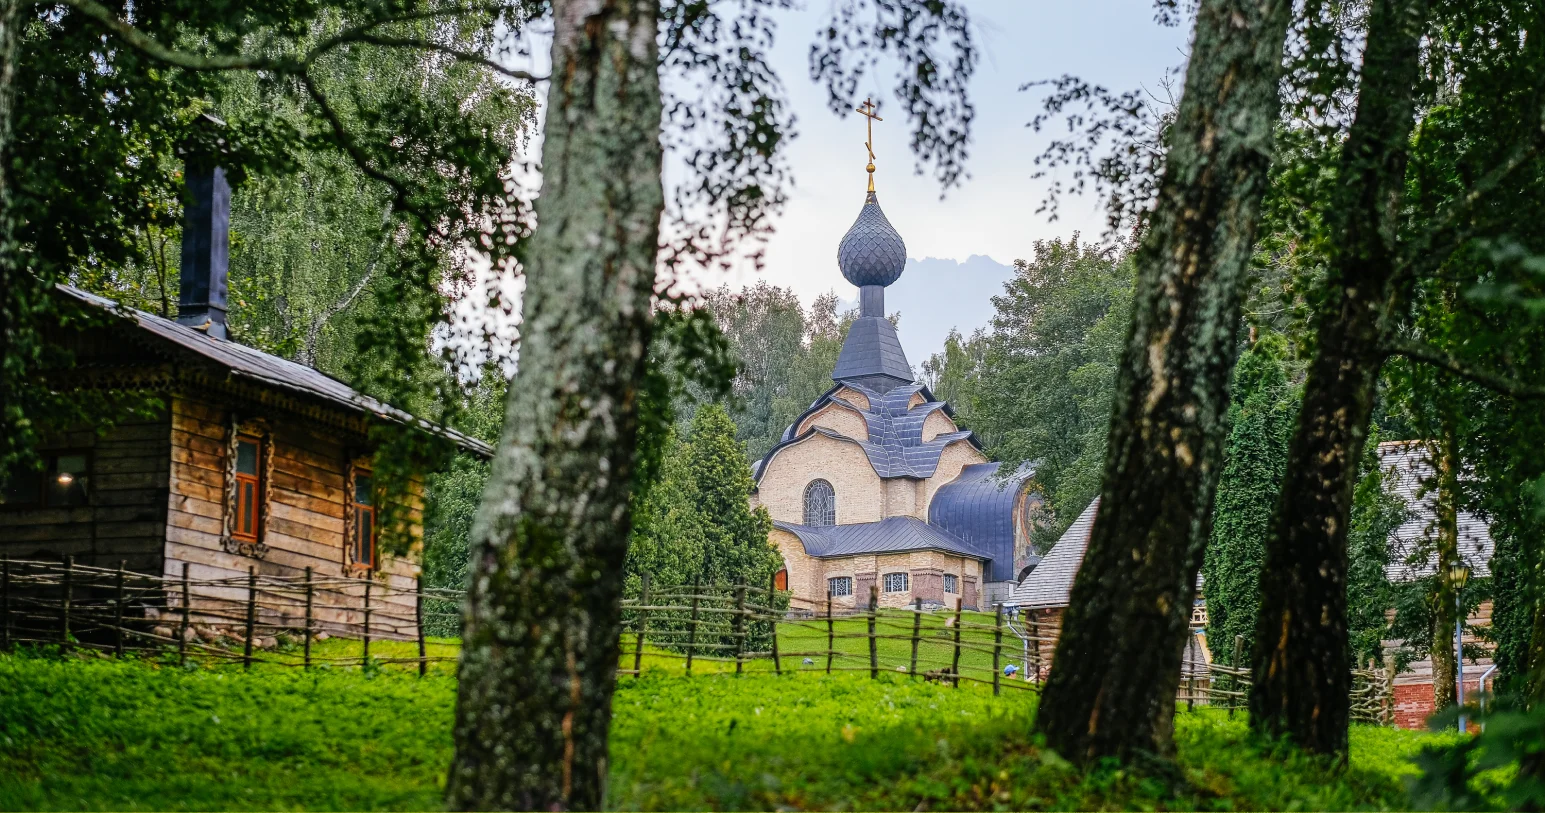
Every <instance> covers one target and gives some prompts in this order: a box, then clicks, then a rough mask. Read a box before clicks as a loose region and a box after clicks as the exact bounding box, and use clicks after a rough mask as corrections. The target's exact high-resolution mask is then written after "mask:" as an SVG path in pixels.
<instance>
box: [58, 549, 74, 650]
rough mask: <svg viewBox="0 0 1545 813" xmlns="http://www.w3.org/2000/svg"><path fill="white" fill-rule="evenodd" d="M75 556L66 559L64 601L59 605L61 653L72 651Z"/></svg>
mask: <svg viewBox="0 0 1545 813" xmlns="http://www.w3.org/2000/svg"><path fill="white" fill-rule="evenodd" d="M74 577H75V556H74V555H73V554H72V555H70V556H66V557H64V583H63V588H64V601H63V602H62V603H61V604H60V605H59V652H60V654H63V653H65V652H68V651H69V650H70V601H71V599H72V598H73V597H74V595H73V594H74V592H75V582H74Z"/></svg>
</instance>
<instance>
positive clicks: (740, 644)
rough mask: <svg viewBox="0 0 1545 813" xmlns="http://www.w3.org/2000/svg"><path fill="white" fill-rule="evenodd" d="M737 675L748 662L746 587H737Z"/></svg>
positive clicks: (738, 585) (735, 627) (735, 628)
mask: <svg viewBox="0 0 1545 813" xmlns="http://www.w3.org/2000/svg"><path fill="white" fill-rule="evenodd" d="M734 630H735V674H737V675H738V674H740V673H741V668H742V667H744V666H745V661H746V586H745V585H744V584H737V585H735V626H734Z"/></svg>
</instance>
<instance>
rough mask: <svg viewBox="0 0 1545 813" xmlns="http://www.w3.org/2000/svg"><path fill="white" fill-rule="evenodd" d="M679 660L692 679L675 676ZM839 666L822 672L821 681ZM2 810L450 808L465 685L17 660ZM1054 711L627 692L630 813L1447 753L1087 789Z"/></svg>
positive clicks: (1214, 745) (1034, 791)
mask: <svg viewBox="0 0 1545 813" xmlns="http://www.w3.org/2000/svg"><path fill="white" fill-rule="evenodd" d="M678 663H679V662H678ZM823 665H824V664H823ZM0 685H4V686H5V687H6V690H5V691H4V692H3V693H0V809H4V810H34V809H77V810H108V809H118V810H185V809H205V810H208V809H302V808H305V809H328V810H347V809H434V808H437V807H438V806H439V805H440V798H441V785H442V782H443V779H442V774H443V771H444V769H445V766H446V764H447V762H448V760H449V758H450V724H451V709H452V704H453V701H454V693H455V684H454V679H453V678H452V677H450V676H449V675H446V674H431V675H430V677H428V678H427V679H422V680H421V679H419V678H417V677H416V676H413V675H410V674H403V673H401V672H398V671H394V670H390V669H387V670H372V671H370V672H365V671H361V670H359V669H341V668H326V669H314V670H312V671H310V672H303V671H300V670H294V669H280V668H277V667H269V668H266V669H257V670H254V671H253V672H252V673H250V674H247V673H242V672H241V671H239V670H238V669H232V668H230V667H220V668H204V667H198V668H193V669H190V670H183V669H179V668H174V667H156V666H154V665H153V664H149V663H145V662H132V661H131V662H126V663H118V662H113V661H109V660H97V659H72V660H69V661H58V660H45V659H40V658H31V657H24V656H0ZM1034 704H1035V696H1034V695H1033V694H1031V693H1028V692H1023V693H1020V692H1015V693H1010V694H1006V696H1005V697H1002V698H998V699H994V698H993V697H992V696H991V692H990V690H988V689H986V688H985V687H980V686H973V685H969V684H968V685H966V686H963V687H962V688H960V689H950V688H945V687H941V686H938V685H936V684H928V683H924V682H922V681H915V680H909V679H907V678H906V677H905V676H902V675H898V674H896V673H894V672H885V673H884V674H882V675H881V678H880V679H879V680H870V679H869V678H868V676H867V675H866V674H859V673H842V674H837V675H833V676H830V677H828V676H825V675H815V674H785V675H783V676H781V677H780V676H774V675H771V674H766V673H762V672H758V673H753V674H747V675H744V676H740V677H736V676H734V675H730V674H722V673H721V674H701V675H695V676H693V677H691V678H687V677H684V676H680V675H677V674H673V673H671V672H669V671H667V670H665V669H652V670H651V669H646V675H645V676H644V677H643V678H639V679H634V678H623V679H622V680H621V682H620V685H619V689H618V693H617V698H616V704H615V709H616V715H615V721H614V724H613V735H612V762H611V765H612V768H611V788H610V797H609V802H610V806H611V807H613V808H617V809H651V810H662V809H666V810H668V809H771V808H776V807H794V808H813V809H893V810H914V809H933V810H947V809H990V808H1028V809H1053V808H1063V809H1068V808H1081V809H1087V808H1106V809H1117V808H1127V809H1130V808H1141V809H1154V808H1170V809H1289V808H1296V809H1398V808H1401V807H1405V806H1407V805H1408V802H1407V801H1406V797H1405V795H1404V792H1403V790H1402V784H1401V783H1402V774H1405V773H1408V772H1410V771H1411V768H1410V766H1409V763H1408V762H1406V761H1405V760H1406V759H1407V758H1408V757H1409V756H1410V755H1412V754H1414V753H1415V752H1416V751H1417V750H1418V749H1419V748H1420V747H1421V745H1422V744H1423V743H1427V742H1434V741H1437V739H1438V735H1431V734H1418V733H1412V732H1400V731H1392V730H1383V729H1373V728H1364V727H1358V728H1354V730H1353V734H1352V737H1353V739H1352V742H1353V751H1352V760H1351V766H1350V768H1348V769H1347V770H1345V771H1338V770H1333V769H1330V768H1327V767H1325V766H1323V765H1320V764H1317V763H1314V762H1312V761H1309V760H1306V759H1304V758H1301V757H1296V756H1291V755H1282V754H1269V753H1262V752H1261V751H1260V750H1259V749H1258V748H1257V747H1256V746H1255V745H1253V744H1252V743H1251V742H1250V741H1249V739H1248V738H1247V736H1246V731H1245V726H1244V721H1243V718H1242V717H1240V718H1236V719H1235V720H1229V719H1228V718H1227V717H1226V716H1225V715H1223V714H1222V713H1217V712H1207V711H1198V712H1195V713H1182V714H1180V715H1179V716H1178V717H1177V718H1176V731H1177V733H1176V737H1177V740H1178V742H1179V747H1180V760H1179V763H1180V768H1181V772H1182V775H1183V777H1184V779H1185V782H1184V783H1183V785H1184V786H1183V787H1182V788H1181V789H1179V790H1178V791H1177V790H1176V789H1174V788H1173V787H1170V786H1168V785H1166V784H1164V783H1160V782H1157V781H1154V780H1147V779H1141V778H1138V777H1135V776H1133V775H1131V774H1127V773H1123V772H1120V771H1104V772H1095V773H1093V774H1090V775H1084V774H1081V773H1079V772H1077V771H1074V770H1072V769H1071V768H1070V767H1069V766H1068V765H1067V764H1066V763H1064V762H1063V761H1062V760H1061V759H1059V758H1057V757H1056V756H1055V755H1054V754H1051V753H1049V752H1047V751H1045V750H1044V749H1041V748H1039V747H1037V745H1036V744H1035V742H1034V741H1033V740H1032V739H1031V738H1030V737H1029V736H1028V734H1027V733H1026V732H1027V730H1028V728H1029V723H1030V720H1031V716H1032V714H1033V712H1034Z"/></svg>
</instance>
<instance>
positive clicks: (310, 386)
mask: <svg viewBox="0 0 1545 813" xmlns="http://www.w3.org/2000/svg"><path fill="white" fill-rule="evenodd" d="M58 287H59V290H60V291H61V292H63V293H64V294H66V295H68V296H70V297H72V298H74V299H76V300H78V301H80V302H82V303H85V304H87V305H93V306H96V307H99V308H102V309H103V310H107V311H110V312H112V313H115V314H117V315H119V316H122V317H124V318H125V319H127V320H129V321H130V322H133V323H134V324H136V325H137V326H138V327H139V328H140V329H141V330H143V331H145V332H146V333H148V334H150V335H151V336H153V337H155V338H156V339H158V340H160V341H162V342H165V343H167V344H170V345H173V346H175V348H176V349H178V350H181V351H183V352H184V353H185V354H188V355H191V356H192V357H193V359H194V360H195V361H201V362H206V363H211V364H214V365H216V366H218V367H221V368H224V369H225V370H227V371H229V372H230V374H231V375H233V376H238V377H241V378H246V379H250V380H253V381H257V382H259V383H261V384H265V385H268V386H270V387H274V388H277V389H282V390H287V391H289V392H291V393H295V394H298V395H301V396H305V397H310V398H316V399H319V400H322V401H327V402H329V403H331V404H333V405H335V406H340V407H344V408H345V409H349V410H352V411H354V412H361V413H365V414H367V415H370V416H372V417H375V418H379V419H382V420H388V421H392V422H394V423H401V424H407V425H410V426H417V427H419V428H420V429H423V430H425V431H427V432H429V433H431V434H434V435H438V436H439V437H443V438H445V439H447V440H449V441H451V442H453V443H455V444H456V445H457V446H460V447H461V448H463V449H465V450H467V451H469V452H473V453H475V454H479V455H482V456H483V457H492V456H493V448H492V447H490V446H489V445H488V444H486V443H484V442H482V441H481V440H478V439H477V438H473V437H469V436H467V435H464V434H462V433H460V432H457V431H456V430H454V429H447V428H445V427H441V426H435V425H434V424H431V423H429V422H428V421H425V420H422V419H420V418H415V417H414V416H413V415H411V414H409V413H407V412H404V411H402V410H400V409H398V408H396V407H394V406H392V405H390V404H387V403H383V402H381V401H378V400H376V399H374V398H371V397H370V396H368V395H365V394H363V393H361V392H358V391H357V390H355V389H354V388H352V387H350V386H349V385H347V384H345V383H343V382H342V381H339V380H338V379H336V378H332V377H330V376H328V375H325V374H323V373H322V372H320V371H318V370H314V369H312V368H310V367H307V366H305V365H304V364H296V363H295V362H293V361H289V360H287V359H282V358H279V357H278V356H272V355H269V354H268V353H264V352H263V351H261V350H257V349H254V348H251V347H247V346H246V345H243V344H237V343H236V342H229V341H222V340H220V339H215V338H211V337H210V336H208V335H206V334H205V333H204V332H203V331H199V330H195V329H193V328H191V327H188V326H187V325H182V324H178V323H177V322H174V321H172V320H170V319H163V318H162V317H160V316H156V315H154V314H150V313H146V312H144V311H141V310H135V309H134V308H129V307H125V306H123V305H119V304H118V303H116V302H114V301H112V300H111V299H105V298H103V297H100V296H97V295H95V294H90V293H87V292H85V291H82V290H80V289H78V288H73V287H71V286H68V285H60V286H58Z"/></svg>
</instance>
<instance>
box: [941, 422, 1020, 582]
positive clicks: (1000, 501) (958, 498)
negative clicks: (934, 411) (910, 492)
mask: <svg viewBox="0 0 1545 813" xmlns="http://www.w3.org/2000/svg"><path fill="white" fill-rule="evenodd" d="M935 403H937V402H935ZM1001 466H1002V464H1000V463H977V464H975V465H971V466H966V467H965V468H964V469H961V471H960V476H959V477H956V478H955V479H954V480H951V481H950V482H948V483H946V484H944V485H942V486H940V487H939V490H937V491H935V492H934V494H933V502H932V503H930V504H929V506H928V522H929V524H931V525H936V526H938V527H940V528H944V529H946V530H948V531H949V532H951V533H953V534H955V535H956V536H958V537H960V538H961V539H964V540H966V541H968V542H970V543H972V544H973V545H976V546H977V547H979V548H982V549H983V550H987V551H990V552H991V553H992V567H991V569H990V571H989V573H988V574H987V581H990V582H1004V581H1013V580H1014V579H1015V578H1017V577H1018V575H1019V568H1020V567H1022V566H1025V565H1028V564H1029V563H1028V562H1025V563H1023V564H1021V563H1020V562H1016V561H1014V530H1015V529H1014V508H1015V504H1016V503H1017V502H1018V501H1019V498H1020V495H1021V494H1023V493H1024V492H1025V490H1026V488H1027V486H1026V482H1027V481H1028V480H1029V479H1030V478H1031V477H1033V476H1034V475H1035V468H1034V467H1033V466H1031V465H1030V464H1028V463H1026V464H1025V465H1022V466H1020V467H1019V468H1018V469H1017V470H1016V471H1014V472H1013V473H1012V474H1008V473H1005V474H1006V476H1004V475H1000V474H999V471H1000V468H1001Z"/></svg>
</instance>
